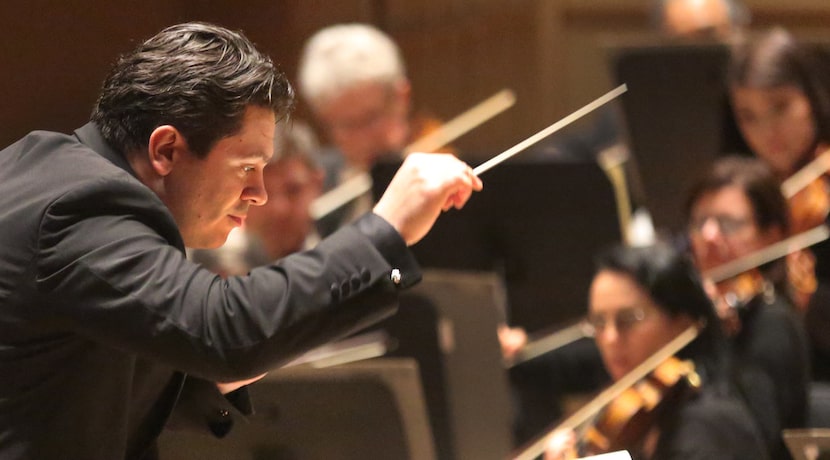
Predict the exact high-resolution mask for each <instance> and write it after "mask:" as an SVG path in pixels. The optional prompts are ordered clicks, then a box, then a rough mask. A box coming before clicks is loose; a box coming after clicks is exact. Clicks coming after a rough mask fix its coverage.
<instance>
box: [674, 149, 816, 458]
mask: <svg viewBox="0 0 830 460" xmlns="http://www.w3.org/2000/svg"><path fill="white" fill-rule="evenodd" d="M686 215H687V219H688V223H689V225H688V229H689V230H688V237H689V242H690V247H691V253H692V256H693V259H694V262H695V265H696V266H697V268H698V269H699V270H700V271H701V272H702V273H703V274H704V277H705V276H706V273H707V271H709V270H711V269H713V268H716V267H719V266H721V265H723V264H725V263H727V262H730V261H732V260H734V259H736V258H738V257H741V256H746V255H747V254H750V253H753V252H755V251H757V250H759V249H762V248H764V247H765V246H768V245H770V244H772V243H775V242H777V241H779V240H781V239H783V238H784V236H786V235H787V232H788V228H789V220H788V211H787V202H786V200H785V199H784V197H783V195H782V194H781V190H780V187H779V183H778V181H777V180H776V178H775V177H774V176H773V174H772V172H771V171H770V169H769V168H768V167H767V166H766V165H765V164H764V163H763V162H761V161H760V160H758V159H754V158H742V157H727V158H723V159H721V160H719V161H717V162H716V163H715V164H714V165H713V166H712V168H711V169H710V170H709V172H708V173H707V174H706V175H705V176H704V177H703V178H701V179H700V180H699V181H698V182H697V184H696V185H695V186H694V187H693V188H692V190H691V193H690V195H689V198H688V201H687V206H686ZM784 262H785V260H784V259H779V260H778V261H775V262H772V263H770V264H767V265H765V266H762V267H760V268H758V269H755V270H753V271H752V272H753V273H751V274H750V273H743V274H740V275H739V276H737V277H736V278H735V279H729V280H722V281H721V280H717V281H719V282H718V283H711V284H710V285H709V289H708V290H709V294H710V296H711V297H712V298H713V300H714V302H715V305H716V306H717V311H718V315H719V316H720V317H721V319H722V320H723V321H724V323H723V324H725V328H724V329H725V331H726V332H727V333H728V334H729V342H730V344H731V345H732V348H733V352H734V354H735V362H736V367H735V374H736V376H735V377H736V378H737V383H738V386H739V388H740V390H741V393H742V394H743V396H744V398H745V399H746V401H747V403H748V406H749V407H750V408H751V410H752V412H753V415H754V416H755V419H756V420H757V421H758V423H759V426H760V427H761V429H762V431H763V433H764V437H765V438H766V439H767V443H768V445H769V447H770V449H771V452H773V458H786V457H787V454H786V448H785V446H784V443H783V439H782V438H781V435H780V433H781V430H782V429H783V428H798V427H803V426H804V424H805V421H806V416H807V382H808V379H809V362H808V361H809V360H808V352H807V338H806V333H805V332H804V328H803V325H802V323H801V319H800V318H798V316H797V314H796V313H795V311H794V309H793V307H792V304H791V302H790V299H789V296H788V283H787V281H788V278H787V277H786V273H787V272H786V268H787V267H786V264H785V263H784ZM747 276H750V277H754V278H757V280H756V281H755V282H754V283H753V285H754V287H753V288H751V289H750V290H748V291H741V288H740V287H739V286H737V284H736V283H737V282H740V281H741V280H740V278H744V277H747ZM704 282H706V280H704Z"/></svg>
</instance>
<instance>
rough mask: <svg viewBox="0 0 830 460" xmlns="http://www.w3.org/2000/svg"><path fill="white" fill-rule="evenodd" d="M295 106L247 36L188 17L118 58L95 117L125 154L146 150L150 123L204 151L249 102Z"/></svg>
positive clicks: (279, 113) (284, 109) (279, 114)
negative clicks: (168, 129) (172, 130)
mask: <svg viewBox="0 0 830 460" xmlns="http://www.w3.org/2000/svg"><path fill="white" fill-rule="evenodd" d="M293 104H294V90H293V88H292V87H291V85H290V84H289V82H288V79H287V78H286V77H285V75H284V74H282V73H281V72H279V71H278V70H277V69H276V67H275V66H274V64H273V62H272V61H271V59H270V58H269V57H268V56H266V55H264V54H262V53H261V52H260V51H258V50H257V49H256V48H255V47H254V45H253V44H252V43H251V42H250V41H249V40H248V39H247V38H246V37H245V36H244V35H242V34H241V33H240V32H234V31H231V30H228V29H225V28H223V27H220V26H216V25H212V24H207V23H200V22H192V23H185V24H179V25H175V26H171V27H168V28H166V29H164V30H162V31H161V32H159V33H158V34H157V35H155V36H154V37H152V38H150V39H149V40H147V41H145V42H144V43H142V44H141V45H139V46H138V47H137V48H136V49H135V50H133V51H132V52H130V53H128V54H125V55H123V56H121V57H120V58H119V59H118V62H117V63H116V64H115V66H114V67H113V69H112V71H111V72H110V74H109V76H108V77H107V78H106V80H105V81H104V85H103V88H102V90H101V93H100V96H99V97H98V102H97V103H96V105H95V108H94V110H93V112H92V121H93V122H94V123H95V124H97V126H98V128H99V129H100V130H101V133H102V135H103V137H104V138H105V139H106V140H107V142H109V144H110V145H111V146H112V147H114V148H115V149H117V150H119V151H121V152H122V153H126V152H129V151H133V150H143V149H146V148H147V145H148V140H149V137H150V134H151V133H152V132H153V130H154V129H155V128H157V127H159V126H163V125H171V126H173V127H175V128H176V129H178V130H179V131H180V132H181V133H182V135H183V136H184V138H185V139H186V140H187V143H188V147H189V148H190V149H191V150H192V151H193V152H194V153H195V154H196V155H198V156H204V155H206V154H207V152H208V151H210V149H211V148H212V147H213V146H214V145H215V144H216V142H217V141H219V140H220V139H222V138H224V137H227V136H230V135H233V134H236V133H237V132H238V131H239V130H240V129H241V127H242V122H243V118H244V116H245V112H246V109H247V108H248V107H251V106H256V107H262V108H266V109H271V110H272V111H273V112H274V114H275V117H276V119H277V120H279V119H282V118H284V117H286V116H288V114H289V113H290V111H291V109H292V107H293Z"/></svg>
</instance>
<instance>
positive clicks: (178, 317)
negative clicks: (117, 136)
mask: <svg viewBox="0 0 830 460" xmlns="http://www.w3.org/2000/svg"><path fill="white" fill-rule="evenodd" d="M0 215H2V219H0V458H3V459H35V458H36V459H52V458H60V459H85V460H88V459H107V460H111V459H118V458H129V459H141V458H151V457H153V456H154V440H155V438H156V437H157V435H158V434H159V433H160V431H161V430H162V428H163V427H164V425H165V424H166V423H167V422H168V421H170V423H171V424H175V425H177V426H180V427H196V428H200V429H204V430H205V431H207V430H208V429H211V430H212V431H213V432H214V433H215V434H217V435H222V434H223V433H225V432H227V430H228V429H230V425H231V424H232V420H233V418H234V416H235V415H238V410H241V411H243V412H244V411H246V410H248V409H250V407H247V404H246V400H245V397H244V396H245V395H244V391H242V392H234V394H232V397H231V398H224V397H222V395H220V394H219V392H218V390H217V389H216V387H215V385H214V384H213V383H212V382H213V381H234V380H239V379H241V378H246V377H252V376H255V375H258V374H259V373H262V372H265V371H267V370H269V369H272V368H274V367H276V366H278V365H280V364H281V363H283V362H285V361H286V360H288V359H290V358H292V357H294V356H295V355H297V354H299V353H301V352H303V351H305V350H307V349H309V348H311V347H313V346H316V345H318V344H320V343H322V342H325V341H327V340H330V339H333V338H336V337H339V336H342V335H346V334H348V333H351V332H353V331H355V330H356V329H358V328H361V327H363V326H365V325H368V324H369V323H372V322H374V321H377V320H380V319H381V318H383V317H386V316H388V315H389V314H391V313H393V312H394V309H395V305H396V304H395V300H396V290H397V289H399V288H401V287H406V286H408V285H410V284H412V283H414V282H415V281H417V280H418V279H419V277H420V273H419V271H418V267H417V265H416V264H415V262H414V259H412V256H411V254H410V253H409V251H408V249H407V248H406V244H405V243H404V241H403V240H402V239H401V238H400V236H399V235H398V233H397V232H396V231H395V230H394V229H393V228H392V227H391V226H390V225H389V224H388V223H387V222H386V221H384V220H383V219H382V218H380V217H378V216H376V215H373V214H367V215H365V216H364V217H363V218H361V219H360V220H358V221H357V222H355V223H354V224H352V225H349V226H346V227H344V228H343V229H341V230H340V231H338V232H337V233H335V234H334V235H332V237H331V238H329V239H327V240H325V241H323V242H321V243H320V244H319V245H318V246H317V248H316V249H315V250H313V251H310V252H307V253H301V254H296V255H292V256H290V257H288V258H285V259H283V260H282V261H280V262H277V263H274V264H272V265H269V266H266V267H262V268H257V269H254V270H252V271H251V273H250V276H247V277H241V278H229V279H227V280H225V279H222V278H220V277H218V276H216V275H214V274H213V273H211V272H209V271H208V270H206V269H204V268H201V267H200V266H198V265H196V264H193V263H191V262H189V261H187V260H186V259H185V256H184V246H183V241H182V238H181V235H180V234H179V231H178V228H177V227H176V224H175V222H174V220H173V217H172V215H171V214H170V212H169V211H168V209H167V208H166V207H165V206H164V204H163V203H162V201H161V200H160V199H159V197H158V196H157V195H156V194H155V193H154V192H152V191H151V190H150V189H149V188H147V187H146V186H144V185H143V184H142V183H141V182H140V181H139V180H138V179H137V178H136V177H135V174H134V172H133V171H132V170H131V168H130V166H129V164H128V163H127V161H126V160H125V158H124V157H123V156H122V155H121V154H120V153H119V152H116V151H115V150H113V149H112V148H110V147H109V146H108V145H107V144H106V142H105V141H104V140H103V139H102V137H101V135H100V133H99V131H98V129H97V128H96V127H95V126H94V125H93V124H88V125H86V126H84V127H83V128H81V129H79V130H77V131H76V132H75V134H74V135H63V134H57V133H49V132H43V131H40V132H33V133H31V134H29V135H27V136H26V137H24V138H23V139H21V140H20V141H18V142H16V143H15V144H13V145H11V146H10V147H8V148H6V149H4V150H2V151H0ZM393 268H398V269H399V272H395V271H394V270H393ZM390 273H391V274H392V275H397V274H398V273H400V277H399V276H390ZM231 403H235V404H231ZM174 408H176V409H177V410H176V413H175V414H174V415H175V416H173V417H172V418H171V414H172V413H173V409H174Z"/></svg>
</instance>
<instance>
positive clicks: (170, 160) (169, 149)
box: [147, 125, 189, 176]
mask: <svg viewBox="0 0 830 460" xmlns="http://www.w3.org/2000/svg"><path fill="white" fill-rule="evenodd" d="M188 152H189V150H188V146H187V141H186V140H185V138H184V136H183V135H182V133H181V132H179V130H178V129H176V128H175V127H173V126H170V125H163V126H159V127H158V128H156V129H154V130H153V132H152V133H151V134H150V140H149V142H148V144H147V156H148V159H149V160H150V166H151V167H152V168H153V171H155V172H156V174H158V175H159V176H166V175H168V174H170V172H171V171H172V170H173V166H174V164H175V162H176V161H177V160H178V159H179V158H181V156H182V155H186V154H187V153H188Z"/></svg>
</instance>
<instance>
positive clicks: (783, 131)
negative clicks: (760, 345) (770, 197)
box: [728, 28, 830, 380]
mask: <svg viewBox="0 0 830 460" xmlns="http://www.w3.org/2000/svg"><path fill="white" fill-rule="evenodd" d="M728 84H729V93H730V99H731V104H732V106H733V110H734V113H735V119H736V121H737V123H738V127H739V128H740V131H741V134H742V135H743V137H744V139H745V141H746V143H747V145H748V146H749V147H750V148H751V149H752V151H753V153H754V154H755V155H757V156H758V157H759V158H761V159H762V160H763V161H764V162H766V163H767V164H769V166H770V167H771V168H772V170H773V172H774V173H775V174H776V175H777V176H778V178H779V179H782V180H783V179H786V178H788V177H790V176H791V175H792V174H793V173H795V172H796V171H799V170H800V169H801V168H802V167H803V166H805V165H807V164H808V163H810V162H811V161H812V160H814V159H815V158H816V156H818V155H819V154H821V153H822V152H824V151H825V150H827V148H828V147H830V58H828V56H827V54H826V52H822V51H821V50H820V49H819V48H817V47H810V46H807V45H804V44H801V43H799V42H797V41H796V40H795V39H794V38H793V37H792V35H790V34H789V33H788V32H787V31H785V30H783V29H780V28H776V29H773V30H771V31H769V32H767V33H765V34H764V35H762V36H760V37H757V38H756V39H755V40H751V41H746V42H743V43H742V44H741V45H740V46H737V47H736V48H735V49H734V51H733V55H732V58H731V63H730V68H729V75H728ZM816 190H818V192H817V193H813V192H815V191H816ZM827 190H828V182H827V176H826V175H824V176H823V177H821V178H819V179H818V180H817V181H815V182H814V183H813V184H811V186H810V187H808V188H807V189H805V193H802V194H799V195H796V196H795V197H794V201H791V210H792V215H793V216H811V218H808V219H804V218H799V219H797V220H794V221H793V222H792V224H793V227H798V228H800V229H805V228H809V227H811V226H814V225H818V224H820V223H822V222H824V221H825V219H826V215H827V202H828V194H827ZM807 191H810V192H811V193H806V192H807ZM808 221H809V222H808ZM812 250H813V252H814V253H815V257H816V260H815V265H816V266H815V275H816V277H817V279H818V288H817V289H816V291H815V293H813V294H812V296H811V297H810V298H809V304H808V305H807V307H806V312H805V314H806V325H807V332H808V334H809V336H810V343H811V347H812V352H813V376H814V378H815V379H817V380H828V379H830V337H828V335H827V334H826V333H825V331H826V330H827V328H828V326H830V244H827V243H823V244H819V245H817V246H815V247H813V248H812Z"/></svg>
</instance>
